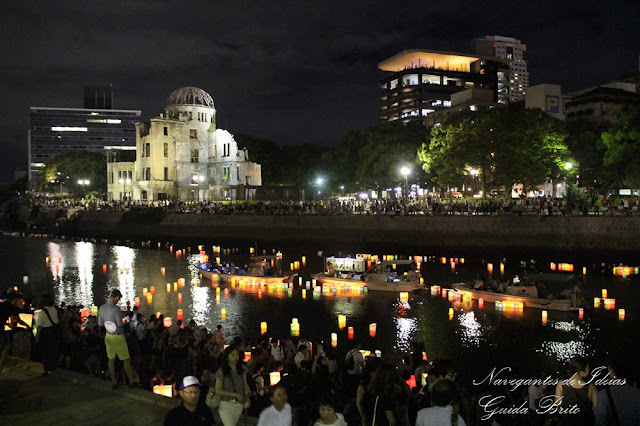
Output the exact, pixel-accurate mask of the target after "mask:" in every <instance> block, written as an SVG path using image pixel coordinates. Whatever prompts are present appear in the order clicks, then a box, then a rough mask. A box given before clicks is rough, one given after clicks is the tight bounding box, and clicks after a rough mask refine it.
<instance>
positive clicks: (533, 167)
mask: <svg viewBox="0 0 640 426" xmlns="http://www.w3.org/2000/svg"><path fill="white" fill-rule="evenodd" d="M565 139H566V134H565V133H564V129H563V124H562V122H560V121H558V120H555V119H553V118H551V117H549V116H548V115H546V114H544V113H542V112H541V111H537V110H520V111H511V110H507V109H488V110H483V111H479V112H473V111H467V112H462V113H460V114H458V115H456V116H454V117H452V118H451V119H450V120H449V121H448V122H447V123H445V124H443V125H442V126H440V127H438V128H437V129H434V130H433V131H432V132H431V138H430V141H429V143H428V144H427V143H425V144H423V145H422V147H421V148H420V149H419V150H418V158H419V160H420V161H421V162H422V167H423V168H424V169H425V170H426V171H428V172H431V173H433V174H434V180H435V181H436V182H437V183H438V184H439V185H440V186H441V187H449V186H461V184H462V183H463V182H464V181H465V179H467V178H468V176H469V174H470V172H471V170H477V171H478V175H479V178H480V182H481V186H482V193H483V195H486V194H487V190H488V189H490V188H491V187H493V186H504V187H505V188H510V187H511V186H512V185H513V184H514V183H522V184H523V185H524V186H525V189H530V188H532V187H534V186H536V185H537V184H540V183H542V182H544V181H545V179H546V178H547V177H555V176H557V175H559V174H560V173H561V171H562V170H564V168H563V164H564V161H566V158H567V157H568V154H569V151H568V149H567V145H566V143H565Z"/></svg>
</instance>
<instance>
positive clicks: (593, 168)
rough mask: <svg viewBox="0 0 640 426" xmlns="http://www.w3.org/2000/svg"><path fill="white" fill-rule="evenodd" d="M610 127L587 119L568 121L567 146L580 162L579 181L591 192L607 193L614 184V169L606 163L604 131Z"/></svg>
mask: <svg viewBox="0 0 640 426" xmlns="http://www.w3.org/2000/svg"><path fill="white" fill-rule="evenodd" d="M609 127H610V125H609V124H606V123H605V124H603V123H596V122H594V121H591V120H585V119H580V120H574V121H570V122H567V133H568V136H567V146H568V147H569V150H570V151H571V153H572V155H573V157H574V158H575V159H576V161H577V162H578V163H579V164H580V171H579V174H578V175H577V176H579V179H578V183H579V185H581V186H584V187H585V188H586V189H587V191H588V192H589V193H591V194H596V193H606V192H608V190H609V189H611V188H612V186H613V184H614V175H613V172H614V171H613V170H612V169H611V167H606V166H605V165H604V154H605V151H606V147H605V145H604V143H603V142H602V133H603V132H605V131H607V130H608V129H609Z"/></svg>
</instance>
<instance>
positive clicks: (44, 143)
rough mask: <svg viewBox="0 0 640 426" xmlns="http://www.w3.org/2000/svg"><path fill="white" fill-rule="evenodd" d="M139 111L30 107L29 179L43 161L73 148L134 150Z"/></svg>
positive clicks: (43, 163) (76, 149)
mask: <svg viewBox="0 0 640 426" xmlns="http://www.w3.org/2000/svg"><path fill="white" fill-rule="evenodd" d="M139 121H141V111H137V110H116V109H81V108H46V107H31V117H30V126H29V132H28V144H29V146H28V157H29V168H28V170H29V182H35V181H37V180H38V177H39V174H40V172H41V171H42V170H43V169H44V167H45V164H46V163H47V162H48V161H50V160H51V159H52V158H54V157H56V156H57V155H60V154H64V153H68V152H75V151H93V152H102V153H105V154H106V152H107V151H113V150H118V149H122V150H135V146H136V133H135V132H136V128H135V123H136V122H139Z"/></svg>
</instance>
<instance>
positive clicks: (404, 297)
mask: <svg viewBox="0 0 640 426" xmlns="http://www.w3.org/2000/svg"><path fill="white" fill-rule="evenodd" d="M400 301H401V302H408V301H409V293H408V292H406V291H401V292H400Z"/></svg>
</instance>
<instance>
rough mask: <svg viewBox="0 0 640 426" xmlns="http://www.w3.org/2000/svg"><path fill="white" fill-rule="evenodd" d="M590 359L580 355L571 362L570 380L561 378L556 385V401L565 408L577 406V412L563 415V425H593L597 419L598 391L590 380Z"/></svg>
mask: <svg viewBox="0 0 640 426" xmlns="http://www.w3.org/2000/svg"><path fill="white" fill-rule="evenodd" d="M589 373H590V370H589V361H588V360H587V359H586V358H582V357H578V358H574V359H572V360H571V361H570V362H569V372H568V374H567V376H569V378H568V380H560V381H558V384H557V385H556V393H555V397H556V403H557V404H560V405H561V406H562V407H563V408H569V407H573V406H577V407H578V408H579V410H580V411H579V412H578V413H577V414H573V413H572V414H567V415H565V416H562V417H563V418H562V424H563V425H592V424H593V423H594V421H595V409H596V404H597V402H598V391H597V389H596V387H595V385H594V384H593V383H592V382H591V381H590V380H589Z"/></svg>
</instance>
